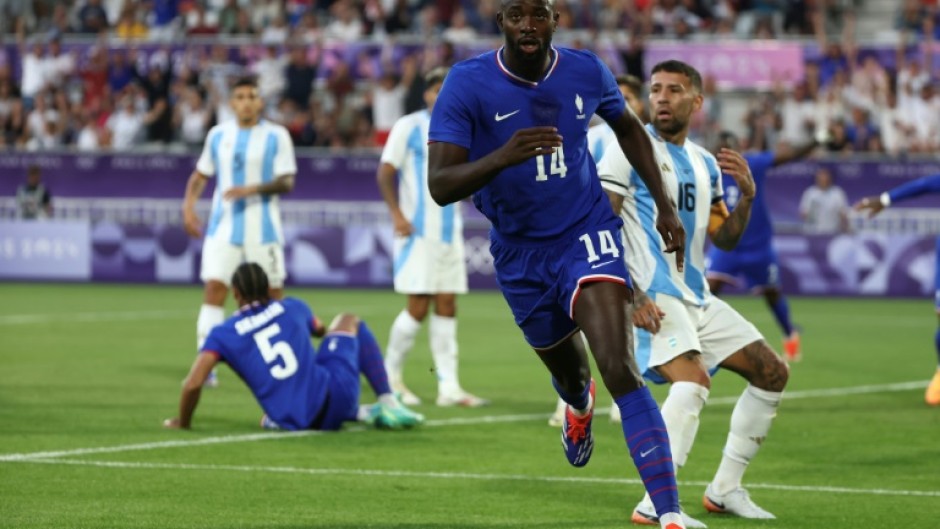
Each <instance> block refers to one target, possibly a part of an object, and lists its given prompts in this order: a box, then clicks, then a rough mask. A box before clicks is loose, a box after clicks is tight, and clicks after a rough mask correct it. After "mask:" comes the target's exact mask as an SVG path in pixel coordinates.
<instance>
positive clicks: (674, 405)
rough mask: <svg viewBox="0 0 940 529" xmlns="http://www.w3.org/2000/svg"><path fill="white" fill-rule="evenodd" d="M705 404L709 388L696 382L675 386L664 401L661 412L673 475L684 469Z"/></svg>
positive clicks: (676, 384)
mask: <svg viewBox="0 0 940 529" xmlns="http://www.w3.org/2000/svg"><path fill="white" fill-rule="evenodd" d="M706 400H708V388H706V387H705V386H702V385H700V384H696V383H695V382H675V383H673V384H672V386H671V387H670V388H669V395H668V396H667V397H666V400H665V401H663V405H662V408H661V412H662V414H663V422H665V423H666V431H668V432H669V449H670V450H672V462H673V464H674V465H675V467H676V472H678V471H679V469H680V468H682V467H683V466H685V462H686V460H688V458H689V452H690V451H692V444H693V443H694V442H695V434H696V433H698V417H699V414H700V413H701V412H702V407H703V406H705V401H706Z"/></svg>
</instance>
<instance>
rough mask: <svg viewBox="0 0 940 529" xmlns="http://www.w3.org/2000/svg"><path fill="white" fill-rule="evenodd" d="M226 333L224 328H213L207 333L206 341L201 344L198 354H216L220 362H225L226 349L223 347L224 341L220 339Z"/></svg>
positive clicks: (219, 326)
mask: <svg viewBox="0 0 940 529" xmlns="http://www.w3.org/2000/svg"><path fill="white" fill-rule="evenodd" d="M226 332H227V331H226V330H225V328H224V326H222V325H216V326H215V328H213V329H212V330H211V331H210V332H209V336H206V341H205V342H203V344H202V349H200V350H199V352H200V353H209V352H212V353H216V354H218V355H219V357H221V359H222V360H225V357H226V355H227V351H228V349H227V348H226V347H225V341H224V340H223V339H222V337H223V335H224V334H225V333H226Z"/></svg>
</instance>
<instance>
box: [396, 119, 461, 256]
mask: <svg viewBox="0 0 940 529" xmlns="http://www.w3.org/2000/svg"><path fill="white" fill-rule="evenodd" d="M430 124H431V113H430V112H428V111H427V110H419V111H417V112H414V113H411V114H408V115H407V116H404V117H402V118H401V119H399V120H398V121H396V122H395V125H394V126H393V127H392V131H391V132H390V133H389V135H388V141H387V142H385V148H384V149H382V160H381V161H382V163H387V164H389V165H391V166H392V167H394V168H395V169H397V170H398V205H399V207H400V208H401V212H402V214H403V215H404V216H405V218H407V219H408V220H409V221H410V222H411V225H412V226H413V227H414V231H415V235H417V236H418V237H424V238H425V239H429V240H434V241H441V242H445V243H451V242H454V241H455V240H459V238H460V237H459V236H460V234H462V233H463V219H462V218H461V216H460V202H455V203H453V204H448V205H446V206H443V207H442V206H438V205H437V203H436V202H434V199H433V198H431V191H430V188H428V142H427V137H428V127H429V126H430Z"/></svg>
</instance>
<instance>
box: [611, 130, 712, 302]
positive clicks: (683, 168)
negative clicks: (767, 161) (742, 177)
mask: <svg viewBox="0 0 940 529" xmlns="http://www.w3.org/2000/svg"><path fill="white" fill-rule="evenodd" d="M646 130H647V132H648V133H649V135H650V141H651V142H652V144H653V151H654V153H655V155H656V161H657V163H658V164H659V169H660V172H661V173H662V175H663V183H664V184H665V188H666V192H667V193H669V195H670V196H671V197H672V199H673V202H675V204H676V206H677V209H678V213H679V219H680V220H681V221H682V225H683V227H684V228H685V236H686V239H685V248H686V258H685V270H684V271H683V272H679V271H678V270H677V269H676V258H675V254H672V253H668V254H667V253H665V252H664V251H663V249H664V248H665V244H664V243H663V239H662V237H661V236H660V235H659V232H658V231H656V214H657V208H656V204H655V202H654V201H653V197H652V195H650V192H649V189H647V187H646V184H645V183H644V182H643V180H642V179H641V178H640V176H639V174H638V173H637V172H636V170H635V169H634V168H633V167H632V166H631V165H630V162H628V161H627V158H626V156H624V154H623V151H622V150H621V149H613V148H609V149H607V150H606V151H605V153H604V157H603V159H601V161H600V163H599V164H598V168H597V170H598V173H599V174H600V179H601V182H602V185H603V186H604V189H607V190H608V191H611V192H614V193H617V194H619V195H622V196H623V197H624V200H623V210H622V211H621V218H623V222H624V225H623V232H624V239H625V241H624V242H625V245H626V247H627V248H628V252H627V255H629V256H630V258H629V259H627V265H628V267H629V268H630V275H631V276H632V277H633V281H634V282H636V284H637V285H638V286H639V287H640V288H641V289H643V290H644V291H652V292H658V293H662V294H668V295H670V296H674V297H677V298H680V299H684V300H686V301H688V302H690V303H693V304H695V305H703V304H705V302H706V301H707V298H708V296H709V295H710V294H709V291H708V283H707V282H706V281H705V255H704V253H705V238H706V237H707V236H708V234H707V230H708V219H709V216H710V210H711V206H712V204H714V203H715V202H717V201H718V200H721V197H722V194H723V192H722V187H721V170H720V169H719V168H718V161H717V160H716V159H715V157H714V156H713V155H712V154H711V153H710V152H708V151H707V150H705V149H704V148H702V147H701V146H699V145H697V144H696V143H695V142H693V141H691V140H686V141H685V145H683V146H681V147H680V146H678V145H675V144H672V143H669V142H666V141H664V140H663V139H662V138H660V137H659V136H658V135H657V134H656V131H655V130H654V129H653V126H652V125H647V126H646Z"/></svg>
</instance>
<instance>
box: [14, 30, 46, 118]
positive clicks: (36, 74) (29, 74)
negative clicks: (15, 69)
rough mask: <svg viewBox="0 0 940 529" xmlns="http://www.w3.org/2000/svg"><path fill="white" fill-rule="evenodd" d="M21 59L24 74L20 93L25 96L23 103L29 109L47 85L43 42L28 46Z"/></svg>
mask: <svg viewBox="0 0 940 529" xmlns="http://www.w3.org/2000/svg"><path fill="white" fill-rule="evenodd" d="M21 49H22V50H23V52H22V57H21V59H20V66H21V68H22V71H23V74H22V77H21V78H20V95H21V96H22V97H23V105H25V107H26V108H27V109H30V108H32V107H33V98H35V97H36V94H38V93H39V91H40V90H42V89H43V88H44V87H45V86H46V71H45V68H43V63H42V44H40V43H39V42H35V43H33V45H32V46H31V47H30V48H29V49H28V50H27V47H26V46H23V47H22V48H21Z"/></svg>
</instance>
